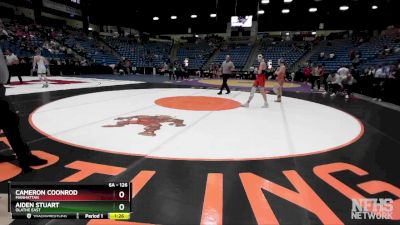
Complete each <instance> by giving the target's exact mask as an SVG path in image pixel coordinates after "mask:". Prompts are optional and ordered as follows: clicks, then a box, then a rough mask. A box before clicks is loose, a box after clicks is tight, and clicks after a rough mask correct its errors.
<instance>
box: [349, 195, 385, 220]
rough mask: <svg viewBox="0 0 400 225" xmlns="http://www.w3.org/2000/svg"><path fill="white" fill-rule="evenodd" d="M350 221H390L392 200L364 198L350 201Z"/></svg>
mask: <svg viewBox="0 0 400 225" xmlns="http://www.w3.org/2000/svg"><path fill="white" fill-rule="evenodd" d="M351 219H352V220H366V219H369V220H392V219H393V199H390V198H364V199H352V208H351Z"/></svg>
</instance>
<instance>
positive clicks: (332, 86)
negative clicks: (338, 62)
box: [322, 73, 343, 97]
mask: <svg viewBox="0 0 400 225" xmlns="http://www.w3.org/2000/svg"><path fill="white" fill-rule="evenodd" d="M326 82H327V84H328V88H327V89H326V90H325V92H324V93H322V94H323V95H326V94H328V93H330V92H331V93H332V94H331V97H334V96H335V95H336V94H337V92H338V91H339V90H340V89H341V88H342V87H343V86H342V82H341V78H340V76H339V74H338V73H331V74H329V76H328V77H327V78H326Z"/></svg>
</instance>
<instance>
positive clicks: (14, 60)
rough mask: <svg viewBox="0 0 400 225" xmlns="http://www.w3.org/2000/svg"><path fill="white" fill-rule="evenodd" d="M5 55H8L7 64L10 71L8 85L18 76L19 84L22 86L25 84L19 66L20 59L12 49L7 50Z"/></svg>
mask: <svg viewBox="0 0 400 225" xmlns="http://www.w3.org/2000/svg"><path fill="white" fill-rule="evenodd" d="M5 54H6V63H7V67H8V71H9V77H8V81H7V84H10V83H11V76H18V79H19V83H20V84H22V83H23V82H22V77H21V74H20V68H19V66H18V64H19V59H18V57H17V56H16V55H15V54H14V53H13V52H12V51H11V50H10V49H7V50H6V52H5Z"/></svg>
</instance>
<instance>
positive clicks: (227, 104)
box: [155, 96, 240, 111]
mask: <svg viewBox="0 0 400 225" xmlns="http://www.w3.org/2000/svg"><path fill="white" fill-rule="evenodd" d="M155 103H156V104H157V105H160V106H163V107H167V108H172V109H182V110H195V111H219V110H229V109H234V108H238V107H239V106H240V103H239V102H237V101H234V100H231V99H226V98H216V97H206V96H178V97H167V98H160V99H157V100H156V101H155Z"/></svg>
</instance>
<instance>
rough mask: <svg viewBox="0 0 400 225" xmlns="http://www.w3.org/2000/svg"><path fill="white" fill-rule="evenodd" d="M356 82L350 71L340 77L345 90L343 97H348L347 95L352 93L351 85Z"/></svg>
mask: <svg viewBox="0 0 400 225" xmlns="http://www.w3.org/2000/svg"><path fill="white" fill-rule="evenodd" d="M356 82H357V81H356V79H354V77H353V76H352V75H351V74H350V73H349V74H348V75H347V77H345V78H344V79H342V84H343V88H344V90H345V91H346V95H345V99H349V96H350V95H351V94H352V93H353V85H354V84H355V83H356Z"/></svg>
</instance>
